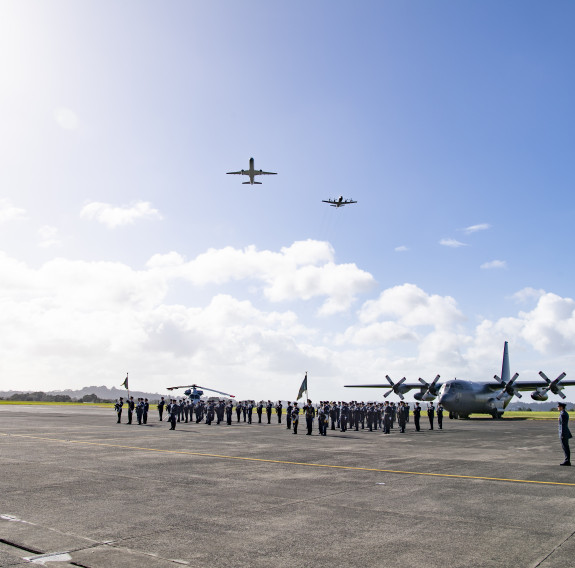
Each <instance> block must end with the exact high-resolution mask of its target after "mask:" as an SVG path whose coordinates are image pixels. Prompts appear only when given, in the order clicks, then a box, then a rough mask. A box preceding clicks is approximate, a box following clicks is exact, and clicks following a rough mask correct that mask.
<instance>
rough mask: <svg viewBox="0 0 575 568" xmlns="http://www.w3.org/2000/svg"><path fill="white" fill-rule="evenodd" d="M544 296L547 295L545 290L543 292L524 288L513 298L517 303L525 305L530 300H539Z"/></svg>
mask: <svg viewBox="0 0 575 568" xmlns="http://www.w3.org/2000/svg"><path fill="white" fill-rule="evenodd" d="M544 294H545V290H542V289H541V288H540V289H539V290H536V289H535V288H531V287H527V288H523V289H522V290H519V292H515V294H513V296H512V298H513V299H514V300H515V301H516V302H519V303H525V302H528V301H530V300H538V299H539V298H541V296H543V295H544Z"/></svg>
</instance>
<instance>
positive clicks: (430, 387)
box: [419, 375, 439, 396]
mask: <svg viewBox="0 0 575 568" xmlns="http://www.w3.org/2000/svg"><path fill="white" fill-rule="evenodd" d="M438 380H439V375H437V377H435V379H433V381H432V382H431V384H429V383H428V382H427V381H424V380H423V379H422V378H421V377H419V382H420V383H421V384H422V385H424V386H425V387H427V391H426V392H425V393H424V394H423V396H426V395H431V396H437V395H438V391H439V389H438V388H437V387H436V386H435V385H436V383H437V381H438Z"/></svg>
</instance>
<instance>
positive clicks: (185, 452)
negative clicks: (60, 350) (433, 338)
mask: <svg viewBox="0 0 575 568" xmlns="http://www.w3.org/2000/svg"><path fill="white" fill-rule="evenodd" d="M0 436H5V437H13V438H29V439H33V440H43V441H45V442H60V443H65V444H79V445H84V446H100V447H105V448H120V449H122V450H140V451H144V452H157V453H163V454H179V455H186V456H200V457H206V458H218V459H225V460H240V461H249V462H260V463H277V464H284V465H299V466H304V467H323V468H329V469H343V470H349V471H372V472H375V473H395V474H402V475H423V476H427V477H449V478H452V479H471V480H478V481H506V482H509V483H532V484H535V485H562V486H567V487H575V483H565V482H562V481H539V480H532V479H511V478H507V477H485V476H479V475H461V474H454V473H432V472H426V471H403V470H398V469H380V468H374V467H358V466H353V465H332V464H324V463H308V462H295V461H287V460H272V459H269V458H248V457H244V456H226V455H221V454H205V453H202V452H190V451H188V450H164V449H161V448H144V447H141V446H125V445H123V444H107V443H105V442H89V441H87V440H69V439H63V438H45V437H43V436H32V435H30V434H6V433H4V432H0Z"/></svg>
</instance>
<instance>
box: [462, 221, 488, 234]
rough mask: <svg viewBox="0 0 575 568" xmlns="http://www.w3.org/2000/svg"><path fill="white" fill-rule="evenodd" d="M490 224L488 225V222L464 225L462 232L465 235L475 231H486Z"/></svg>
mask: <svg viewBox="0 0 575 568" xmlns="http://www.w3.org/2000/svg"><path fill="white" fill-rule="evenodd" d="M490 228H491V225H489V223H480V224H479V225H471V226H470V227H465V229H463V232H464V233H465V234H466V235H470V234H471V233H476V232H477V231H486V230H487V229H490Z"/></svg>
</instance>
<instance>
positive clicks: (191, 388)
mask: <svg viewBox="0 0 575 568" xmlns="http://www.w3.org/2000/svg"><path fill="white" fill-rule="evenodd" d="M176 389H187V390H185V391H184V394H185V395H186V396H188V397H190V400H191V401H192V402H194V403H196V402H198V401H199V400H200V397H201V396H202V395H203V394H204V391H203V390H198V389H204V390H207V391H210V392H217V393H218V394H223V395H224V396H229V397H231V398H235V395H233V394H228V393H227V392H221V391H217V390H214V389H208V388H206V387H201V386H200V385H182V386H180V387H168V390H169V391H171V390H176Z"/></svg>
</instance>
